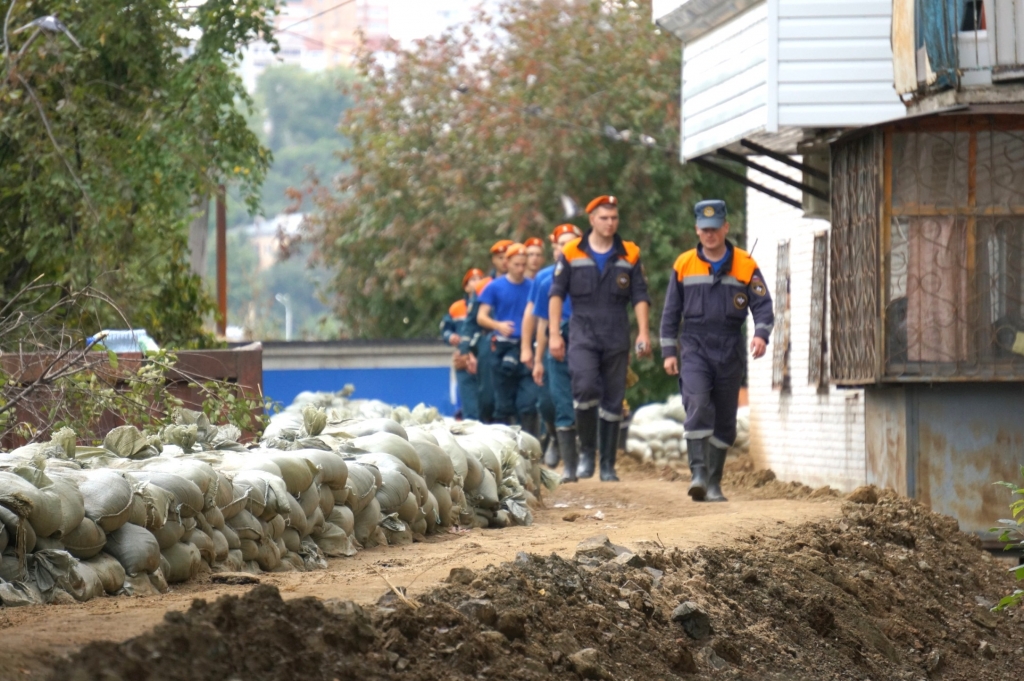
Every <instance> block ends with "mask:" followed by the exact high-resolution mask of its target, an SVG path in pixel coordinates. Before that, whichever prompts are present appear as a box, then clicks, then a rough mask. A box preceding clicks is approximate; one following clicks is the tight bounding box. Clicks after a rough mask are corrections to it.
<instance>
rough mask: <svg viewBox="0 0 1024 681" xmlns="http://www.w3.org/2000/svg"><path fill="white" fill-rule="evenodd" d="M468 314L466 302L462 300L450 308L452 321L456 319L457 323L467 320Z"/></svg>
mask: <svg viewBox="0 0 1024 681" xmlns="http://www.w3.org/2000/svg"><path fill="white" fill-rule="evenodd" d="M466 312H467V309H466V301H465V300H463V299H462V298H459V299H458V300H456V301H455V302H454V303H452V304H451V307H449V308H448V314H449V315H451V317H452V319H454V320H455V321H459V320H460V319H465V318H466Z"/></svg>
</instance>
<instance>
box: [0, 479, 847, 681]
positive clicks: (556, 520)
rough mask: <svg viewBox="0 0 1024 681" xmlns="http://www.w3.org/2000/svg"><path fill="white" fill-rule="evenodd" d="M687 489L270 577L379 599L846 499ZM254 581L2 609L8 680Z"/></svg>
mask: <svg viewBox="0 0 1024 681" xmlns="http://www.w3.org/2000/svg"><path fill="white" fill-rule="evenodd" d="M726 491H727V492H729V489H728V488H727V489H726ZM685 492H686V487H685V484H684V483H683V482H682V481H675V482H668V481H664V480H660V479H657V478H656V477H654V476H651V475H645V474H643V473H640V472H634V473H632V474H624V480H623V482H622V483H620V484H618V485H609V484H601V483H599V482H596V481H585V482H582V483H580V484H578V485H569V486H565V487H563V488H560V489H559V490H558V491H557V492H556V493H554V494H553V495H550V496H549V497H548V498H547V499H546V503H547V508H546V509H543V510H540V511H539V512H537V513H536V514H535V522H534V524H533V525H532V526H531V527H514V528H508V529H504V530H473V531H470V532H463V533H458V534H447V535H443V536H440V537H434V538H431V539H430V540H429V541H427V542H426V543H419V544H413V545H412V546H403V547H380V548H376V549H372V550H368V551H360V552H359V554H358V555H356V556H355V557H353V558H347V559H346V558H343V559H334V560H331V561H330V569H328V570H326V571H319V572H308V573H296V572H289V573H274V574H265V575H262V576H261V579H262V581H263V583H266V584H274V585H276V586H277V587H278V588H279V589H280V590H281V592H282V595H284V596H285V597H286V598H289V597H298V596H310V595H312V596H318V597H321V598H344V599H351V600H354V601H357V602H360V603H369V602H374V601H376V600H377V599H378V598H379V597H380V596H381V595H382V594H383V593H384V592H385V591H386V590H387V586H386V584H385V582H384V580H383V578H382V576H381V575H383V576H386V577H387V579H388V580H389V581H391V582H392V583H393V584H395V585H396V586H404V587H407V588H408V589H409V592H410V593H411V594H417V593H422V592H423V591H425V590H426V589H428V588H430V587H432V586H434V585H436V584H437V583H438V582H439V581H441V580H443V579H444V578H445V577H446V576H447V575H448V573H449V571H450V570H451V568H453V567H456V566H466V567H470V568H480V567H484V566H486V565H488V564H492V563H493V564H498V563H501V562H503V561H507V560H511V559H512V558H514V557H515V554H516V553H517V552H519V551H526V552H529V553H534V554H540V555H547V554H550V553H557V554H559V555H561V556H566V557H568V556H571V555H572V553H573V550H574V549H575V547H576V545H577V544H578V543H579V542H580V541H581V540H583V539H585V538H587V537H591V536H593V535H596V534H606V535H608V536H609V537H610V538H611V539H612V541H614V542H616V543H619V544H622V545H625V546H628V547H632V548H643V547H644V545H645V544H648V543H656V542H660V543H661V544H664V545H665V546H669V547H692V546H695V545H698V544H702V545H720V544H723V543H729V542H732V541H734V540H736V539H738V538H740V537H749V536H750V535H751V534H752V533H757V534H772V533H774V532H775V531H777V530H780V529H782V528H783V527H784V526H792V525H795V524H798V523H802V522H806V521H809V520H816V519H821V518H823V517H827V516H831V515H834V514H835V513H837V511H838V506H839V502H838V501H837V500H835V499H825V500H813V501H798V500H785V499H775V500H763V499H754V498H752V497H751V496H750V495H749V494H746V495H745V494H744V493H742V492H739V493H733V498H732V500H731V501H730V502H728V503H725V504H695V503H692V502H690V501H689V499H688V498H687V497H686V494H685ZM573 515H576V516H578V517H577V518H576V519H575V520H574V521H572V522H567V521H566V520H564V518H566V517H572V516H573ZM594 516H597V517H598V518H600V517H601V516H603V519H600V520H599V519H597V518H595V517H594ZM249 588H251V587H245V586H220V585H214V584H212V583H211V582H210V580H209V576H208V575H207V576H206V577H205V578H203V579H200V580H198V581H196V582H193V583H189V584H187V585H182V586H181V587H178V588H173V589H172V590H171V592H170V593H168V594H165V595H163V596H158V597H150V598H126V597H117V598H100V599H96V600H93V601H90V602H88V603H85V604H76V605H49V606H41V607H33V608H25V609H17V610H0V662H2V664H0V679H2V680H4V681H6V680H7V679H25V678H32V677H33V676H36V675H38V674H41V673H42V671H43V670H44V669H45V668H46V667H47V665H46V664H45V661H46V660H47V659H48V658H49V659H52V657H53V656H55V655H61V654H64V653H67V652H70V651H71V650H73V649H75V648H78V647H79V646H81V645H83V644H85V643H87V642H90V641H94V640H114V641H121V640H124V639H127V638H129V637H132V636H135V635H138V634H140V633H142V632H144V631H146V630H147V629H149V628H150V627H152V626H153V625H155V624H156V623H158V622H159V621H161V620H162V619H163V616H164V614H165V613H166V612H168V611H171V610H185V609H187V608H188V607H189V605H190V604H191V603H192V600H193V599H194V598H204V599H206V600H214V599H216V598H217V597H218V596H220V595H222V594H226V593H241V592H243V591H245V590H247V589H249Z"/></svg>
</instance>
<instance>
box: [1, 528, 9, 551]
mask: <svg viewBox="0 0 1024 681" xmlns="http://www.w3.org/2000/svg"><path fill="white" fill-rule="evenodd" d="M10 541H11V536H10V535H9V534H8V533H7V526H6V525H4V524H3V523H0V553H3V552H4V549H6V548H7V545H8V544H9V543H10Z"/></svg>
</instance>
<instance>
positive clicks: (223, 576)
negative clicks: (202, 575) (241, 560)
mask: <svg viewBox="0 0 1024 681" xmlns="http://www.w3.org/2000/svg"><path fill="white" fill-rule="evenodd" d="M210 581H211V582H213V583H214V584H229V585H231V586H246V585H251V584H259V583H260V578H259V577H257V576H256V575H250V574H249V573H248V572H218V573H214V574H212V575H210Z"/></svg>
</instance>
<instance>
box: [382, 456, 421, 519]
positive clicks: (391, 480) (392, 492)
mask: <svg viewBox="0 0 1024 681" xmlns="http://www.w3.org/2000/svg"><path fill="white" fill-rule="evenodd" d="M399 465H401V464H399ZM380 475H381V478H382V479H383V482H384V485H383V486H382V487H381V488H380V489H379V490H377V494H376V497H377V503H378V504H380V510H381V513H396V512H398V509H399V507H400V506H401V505H402V504H403V503H404V502H405V499H406V497H407V496H409V494H410V493H411V491H412V486H411V485H410V484H409V481H408V480H407V479H406V477H405V475H403V474H402V472H401V471H400V470H399V469H398V468H397V467H396V468H381V469H380ZM417 505H418V504H417Z"/></svg>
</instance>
